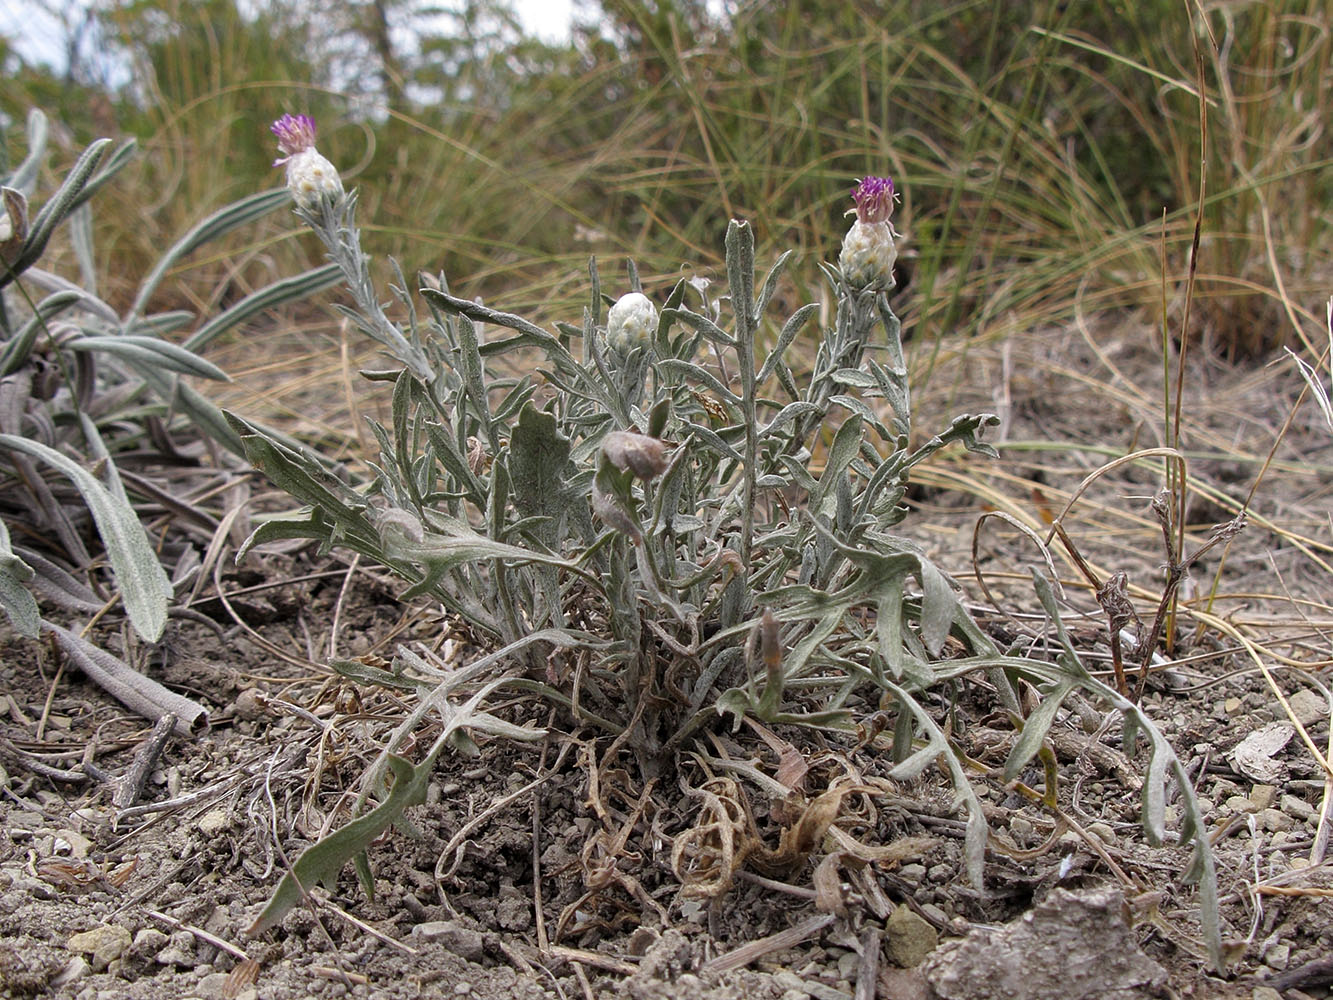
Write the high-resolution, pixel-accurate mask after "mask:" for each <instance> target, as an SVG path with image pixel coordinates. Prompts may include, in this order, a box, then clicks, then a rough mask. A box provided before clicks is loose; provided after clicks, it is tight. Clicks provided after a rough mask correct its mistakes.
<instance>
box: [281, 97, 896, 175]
mask: <svg viewBox="0 0 1333 1000" xmlns="http://www.w3.org/2000/svg"><path fill="white" fill-rule="evenodd" d="M269 129H270V131H272V133H273V134H274V135H276V136H277V137H278V152H280V153H283V154H285V155H284V156H282V157H281V158H280V159H277V160H274V161H273V165H274V166H275V167H280V166H282V165H283V164H284V163H286V162H287V161H288V160H290V159H291V158H292V157H293V156H295V155H296V154H297V153H304V152H305V151H306V150H307V149H314V148H315V119H313V118H311V117H310V116H309V115H283V116H282V117H281V118H279V119H278V120H277V121H275V122H274V123H273V124H272V125H270V126H269ZM890 187H892V185H890Z"/></svg>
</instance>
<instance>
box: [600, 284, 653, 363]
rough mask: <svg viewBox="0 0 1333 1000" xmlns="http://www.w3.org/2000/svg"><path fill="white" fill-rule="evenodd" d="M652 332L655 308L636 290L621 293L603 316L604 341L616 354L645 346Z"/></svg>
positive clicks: (651, 340)
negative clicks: (604, 323)
mask: <svg viewBox="0 0 1333 1000" xmlns="http://www.w3.org/2000/svg"><path fill="white" fill-rule="evenodd" d="M656 333H657V307H656V306H655V305H653V303H652V300H651V299H650V298H648V296H646V295H643V294H642V293H640V292H630V293H629V294H628V295H622V296H621V297H620V298H619V299H618V300H617V301H616V304H615V305H613V306H612V307H611V311H610V312H609V313H607V315H606V342H607V344H608V346H610V348H611V350H613V351H615V352H616V353H617V354H620V355H628V354H629V353H630V352H631V351H633V350H634V349H635V348H636V347H648V346H649V345H650V344H652V342H653V337H654V336H655V335H656Z"/></svg>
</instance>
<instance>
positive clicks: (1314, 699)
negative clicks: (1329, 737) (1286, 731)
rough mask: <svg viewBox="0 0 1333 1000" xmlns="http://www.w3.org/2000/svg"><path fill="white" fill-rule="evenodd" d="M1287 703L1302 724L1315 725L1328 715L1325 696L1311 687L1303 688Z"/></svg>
mask: <svg viewBox="0 0 1333 1000" xmlns="http://www.w3.org/2000/svg"><path fill="white" fill-rule="evenodd" d="M1287 704H1288V705H1290V706H1291V714H1292V715H1294V716H1296V718H1297V720H1298V721H1299V722H1300V724H1301V725H1302V726H1313V725H1314V724H1315V723H1316V722H1318V721H1319V720H1320V719H1323V718H1325V717H1327V715H1328V702H1327V701H1325V700H1324V696H1323V695H1322V694H1316V693H1315V692H1314V691H1311V690H1310V689H1309V688H1301V689H1300V690H1299V691H1297V692H1296V693H1295V694H1293V695H1292V696H1291V697H1290V698H1288V699H1287Z"/></svg>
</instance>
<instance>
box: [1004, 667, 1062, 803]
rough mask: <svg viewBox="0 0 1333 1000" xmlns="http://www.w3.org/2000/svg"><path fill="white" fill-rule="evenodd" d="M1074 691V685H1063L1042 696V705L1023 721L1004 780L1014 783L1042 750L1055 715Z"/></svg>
mask: <svg viewBox="0 0 1333 1000" xmlns="http://www.w3.org/2000/svg"><path fill="white" fill-rule="evenodd" d="M1072 690H1074V685H1073V684H1072V683H1066V684H1061V685H1059V686H1058V687H1057V688H1055V690H1054V691H1049V692H1047V693H1046V694H1044V695H1042V699H1041V704H1040V705H1038V706H1037V707H1036V708H1035V709H1034V710H1033V711H1032V714H1031V715H1029V716H1028V717H1027V719H1025V720H1024V721H1023V731H1022V732H1021V733H1020V734H1019V736H1018V741H1017V742H1016V743H1015V744H1014V748H1013V749H1012V750H1011V751H1009V759H1008V760H1006V761H1005V762H1004V780H1005V781H1013V780H1014V779H1015V778H1017V777H1018V775H1019V772H1020V771H1022V770H1023V768H1024V767H1026V766H1027V763H1028V761H1030V760H1031V759H1032V758H1033V757H1035V756H1036V755H1037V751H1038V750H1040V749H1041V741H1042V740H1043V739H1045V738H1046V734H1047V733H1048V732H1050V729H1051V726H1052V725H1053V724H1054V722H1055V713H1056V712H1058V711H1059V710H1060V705H1061V703H1062V702H1063V701H1064V700H1065V698H1066V697H1068V695H1069V692H1070V691H1072Z"/></svg>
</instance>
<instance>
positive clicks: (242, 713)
mask: <svg viewBox="0 0 1333 1000" xmlns="http://www.w3.org/2000/svg"><path fill="white" fill-rule="evenodd" d="M232 711H233V712H235V713H236V718H238V719H244V720H246V721H247V722H254V721H255V720H256V719H262V718H263V717H264V716H265V715H267V714H268V698H267V696H266V695H265V694H264V692H263V691H261V690H259V688H246V689H245V690H244V691H242V692H241V693H240V694H238V695H237V696H236V701H234V702H233V703H232Z"/></svg>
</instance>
